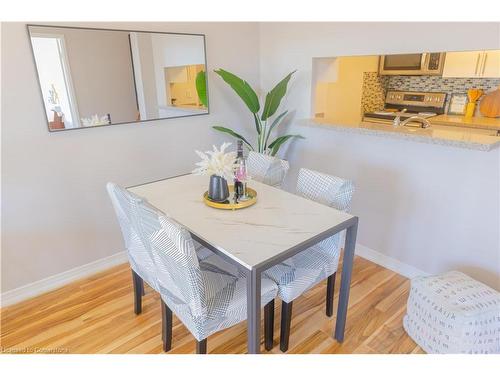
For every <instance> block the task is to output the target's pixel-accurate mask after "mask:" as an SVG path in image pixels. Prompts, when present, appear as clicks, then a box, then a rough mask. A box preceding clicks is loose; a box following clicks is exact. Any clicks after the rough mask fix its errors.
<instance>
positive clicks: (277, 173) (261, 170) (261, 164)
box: [247, 151, 290, 187]
mask: <svg viewBox="0 0 500 375" xmlns="http://www.w3.org/2000/svg"><path fill="white" fill-rule="evenodd" d="M247 168H248V173H249V175H250V177H252V179H254V180H256V181H259V182H262V183H264V184H267V185H271V186H277V187H279V186H281V185H282V184H283V181H284V180H285V177H286V174H287V172H288V169H289V168H290V164H289V163H288V161H286V160H281V159H279V158H276V157H274V156H270V155H265V154H261V153H259V152H255V151H250V152H249V153H248V158H247Z"/></svg>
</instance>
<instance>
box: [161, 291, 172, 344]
mask: <svg viewBox="0 0 500 375" xmlns="http://www.w3.org/2000/svg"><path fill="white" fill-rule="evenodd" d="M161 339H162V341H163V351H164V352H168V351H170V349H172V310H170V308H169V307H168V306H167V305H166V304H165V302H163V300H161Z"/></svg>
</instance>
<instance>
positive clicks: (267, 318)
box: [264, 299, 274, 350]
mask: <svg viewBox="0 0 500 375" xmlns="http://www.w3.org/2000/svg"><path fill="white" fill-rule="evenodd" d="M273 334H274V299H273V300H272V301H271V302H269V303H268V304H267V305H265V306H264V337H265V340H264V343H265V344H264V346H265V348H266V350H271V349H272V348H273V342H274V337H273Z"/></svg>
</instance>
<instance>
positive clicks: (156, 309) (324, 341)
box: [0, 257, 422, 353]
mask: <svg viewBox="0 0 500 375" xmlns="http://www.w3.org/2000/svg"><path fill="white" fill-rule="evenodd" d="M339 269H341V266H339ZM340 276H341V275H340V272H339V274H338V275H337V278H338V279H337V280H338V282H337V285H340ZM408 292H409V280H407V279H406V278H404V277H402V276H400V275H398V274H396V273H394V272H392V271H390V270H387V269H385V268H383V267H380V266H378V265H376V264H374V263H372V262H370V261H367V260H365V259H363V258H360V257H356V258H355V262H354V271H353V276H352V283H351V296H350V300H349V311H348V315H347V325H346V332H345V340H344V342H343V343H342V344H339V343H338V342H337V341H335V340H334V339H333V338H332V333H333V328H334V325H335V318H336V311H337V302H338V287H337V288H336V290H335V306H334V308H335V310H334V316H333V317H332V318H328V317H327V316H326V315H325V295H326V281H325V282H324V283H322V284H321V285H318V286H317V287H315V288H313V289H311V290H309V291H308V292H307V293H306V294H305V295H304V296H302V297H301V298H299V299H297V300H296V301H294V305H293V318H292V326H291V335H290V347H289V350H288V353H422V350H421V349H420V348H419V347H418V346H417V345H416V344H415V343H414V342H413V341H412V340H411V339H410V338H409V337H408V335H407V334H406V333H405V332H404V330H403V326H402V319H403V316H404V313H405V306H406V300H407V298H408ZM280 308H281V303H276V315H275V333H274V342H275V346H274V349H273V350H272V351H270V352H266V351H265V350H264V347H263V343H262V348H261V350H262V352H263V353H281V352H280V350H279V322H280V316H281V314H280ZM160 310H161V307H160V297H159V295H158V294H157V293H156V292H154V291H153V290H152V289H151V288H149V287H148V286H146V295H145V296H144V297H143V310H142V311H143V312H142V314H141V315H138V316H136V315H135V314H134V306H133V294H132V276H131V272H130V268H129V266H128V264H124V265H120V266H117V267H114V268H112V269H110V270H107V271H105V272H102V273H99V274H96V275H94V276H92V277H89V278H86V279H83V280H80V281H77V282H74V283H72V284H70V285H67V286H65V287H62V288H60V289H57V290H55V291H52V292H49V293H47V294H44V295H41V296H39V297H36V298H33V299H31V300H28V301H24V302H21V303H18V304H16V305H13V306H9V307H6V308H4V309H3V310H1V311H0V313H1V334H0V340H1V341H0V346H1V349H2V351H3V352H20V353H33V352H35V353H36V352H45V353H46V352H50V353H162V342H161V315H160ZM262 341H263V338H262ZM172 346H173V347H172V350H171V352H170V353H194V352H195V341H194V339H193V337H192V335H191V334H190V333H189V331H188V330H187V329H186V328H185V327H184V326H183V325H182V323H181V322H180V321H179V320H178V319H177V318H176V317H175V315H174V320H173V342H172ZM208 352H209V353H245V352H246V322H243V323H240V324H238V325H236V326H234V327H232V328H229V329H226V330H224V331H222V332H218V333H217V334H214V335H212V336H210V337H209V338H208Z"/></svg>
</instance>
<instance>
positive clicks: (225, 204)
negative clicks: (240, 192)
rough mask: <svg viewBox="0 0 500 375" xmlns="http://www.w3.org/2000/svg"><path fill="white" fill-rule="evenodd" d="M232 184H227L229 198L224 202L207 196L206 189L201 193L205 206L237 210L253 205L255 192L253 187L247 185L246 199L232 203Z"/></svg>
mask: <svg viewBox="0 0 500 375" xmlns="http://www.w3.org/2000/svg"><path fill="white" fill-rule="evenodd" d="M233 196H234V185H229V198H228V199H227V200H225V201H224V202H215V201H213V200H211V199H210V198H208V191H206V192H205V194H203V201H204V202H205V204H206V205H207V206H210V207H213V208H218V209H220V210H239V209H241V208H246V207H250V206H252V205H254V204H255V203H256V202H257V192H256V191H255V190H254V189H251V188H249V187H247V196H248V197H249V198H248V199H246V200H242V201H238V202H237V203H234V198H233Z"/></svg>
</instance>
